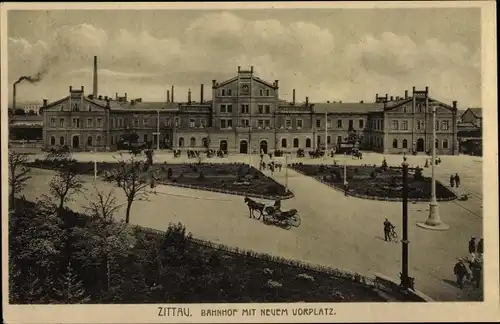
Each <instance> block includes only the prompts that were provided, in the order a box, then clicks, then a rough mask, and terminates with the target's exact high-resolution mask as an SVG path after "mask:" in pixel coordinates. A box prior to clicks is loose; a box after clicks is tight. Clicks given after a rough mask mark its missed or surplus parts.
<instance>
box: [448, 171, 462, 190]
mask: <svg viewBox="0 0 500 324" xmlns="http://www.w3.org/2000/svg"><path fill="white" fill-rule="evenodd" d="M450 187H452V188H453V187H457V188H458V187H460V176H459V175H458V173H455V175H453V174H452V175H450Z"/></svg>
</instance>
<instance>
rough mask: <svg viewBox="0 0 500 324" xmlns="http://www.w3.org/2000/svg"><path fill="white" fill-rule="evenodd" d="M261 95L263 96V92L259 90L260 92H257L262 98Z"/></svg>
mask: <svg viewBox="0 0 500 324" xmlns="http://www.w3.org/2000/svg"><path fill="white" fill-rule="evenodd" d="M263 95H264V92H263V90H262V89H260V90H259V96H261V97H262V96H263Z"/></svg>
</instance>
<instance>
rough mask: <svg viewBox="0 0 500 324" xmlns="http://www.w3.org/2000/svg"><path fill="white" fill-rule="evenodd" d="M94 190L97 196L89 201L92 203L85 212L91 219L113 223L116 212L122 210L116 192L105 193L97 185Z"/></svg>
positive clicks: (93, 196)
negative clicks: (117, 201)
mask: <svg viewBox="0 0 500 324" xmlns="http://www.w3.org/2000/svg"><path fill="white" fill-rule="evenodd" d="M94 190H95V194H94V195H92V196H91V197H90V198H89V199H88V200H89V202H90V203H89V205H88V206H86V207H85V210H86V211H87V213H88V214H90V216H91V217H94V218H101V219H103V220H105V221H112V220H113V219H114V215H115V213H116V211H117V210H118V209H120V205H118V204H117V203H116V196H115V192H114V190H110V191H108V192H107V193H105V192H104V190H100V189H99V188H97V186H96V185H94Z"/></svg>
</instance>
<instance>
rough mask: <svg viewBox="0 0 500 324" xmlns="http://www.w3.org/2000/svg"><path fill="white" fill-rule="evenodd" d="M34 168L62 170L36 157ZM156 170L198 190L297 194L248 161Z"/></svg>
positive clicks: (83, 167)
mask: <svg viewBox="0 0 500 324" xmlns="http://www.w3.org/2000/svg"><path fill="white" fill-rule="evenodd" d="M28 165H29V166H30V167H35V168H43V169H50V170H56V171H57V170H58V169H59V165H58V162H54V161H50V160H36V161H34V162H30V163H29V164H28ZM117 166H118V163H109V162H100V163H98V165H97V169H98V175H99V176H104V175H105V174H106V172H110V171H112V170H113V169H115V168H116V167H117ZM74 169H75V170H76V172H77V173H78V174H86V175H93V174H94V163H93V162H75V168H74ZM151 171H153V172H154V173H155V174H156V178H157V179H159V180H158V182H157V183H159V184H165V185H173V186H183V187H190V188H194V189H201V190H210V191H220V192H224V193H231V194H238V195H247V196H253V197H258V198H265V199H266V198H267V199H276V197H280V198H282V199H283V198H290V197H292V196H293V194H292V193H291V192H290V191H288V192H287V191H286V188H285V187H284V186H283V185H281V184H280V183H278V182H276V181H275V180H274V179H272V178H270V177H268V176H266V175H264V174H263V173H262V172H260V171H259V170H257V169H256V168H254V167H252V166H249V165H247V164H244V163H230V164H220V163H176V164H166V163H163V164H153V166H151V168H150V169H149V170H148V171H145V173H147V174H148V176H149V174H150V173H151Z"/></svg>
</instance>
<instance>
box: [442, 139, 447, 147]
mask: <svg viewBox="0 0 500 324" xmlns="http://www.w3.org/2000/svg"><path fill="white" fill-rule="evenodd" d="M443 148H444V149H447V148H448V140H447V139H444V140H443Z"/></svg>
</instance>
